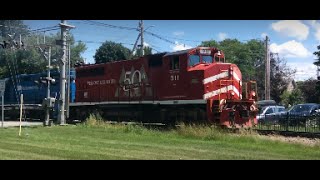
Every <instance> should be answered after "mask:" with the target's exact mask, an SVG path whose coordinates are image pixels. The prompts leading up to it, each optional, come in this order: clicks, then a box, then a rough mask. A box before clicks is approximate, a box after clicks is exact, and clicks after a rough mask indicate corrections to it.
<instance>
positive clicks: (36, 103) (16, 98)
mask: <svg viewBox="0 0 320 180" xmlns="http://www.w3.org/2000/svg"><path fill="white" fill-rule="evenodd" d="M70 74H71V76H70V79H71V83H70V101H71V102H73V101H74V99H75V71H74V70H71V71H70ZM46 76H47V74H46V73H45V72H44V73H37V74H21V75H17V76H14V77H10V78H6V79H5V81H6V89H5V94H4V97H5V99H4V104H5V110H6V112H5V116H6V119H9V120H15V119H17V118H18V117H19V109H20V94H23V95H24V96H23V97H24V100H23V102H24V103H23V104H24V106H23V107H24V112H25V113H26V114H25V116H26V117H27V118H32V119H40V120H43V119H44V111H43V107H42V103H43V99H44V98H46V97H47V84H46V83H47V82H46V81H45V80H44V79H45V78H46ZM59 77H60V72H58V71H56V70H52V71H51V78H53V79H55V82H54V83H51V86H50V92H51V93H50V96H51V97H53V98H59V95H60V94H59V93H60V86H59V79H60V78H59ZM57 108H58V105H57V103H56V105H55V108H54V109H53V110H54V111H53V113H52V114H51V115H52V116H51V117H53V118H54V116H56V114H57V112H58V111H57Z"/></svg>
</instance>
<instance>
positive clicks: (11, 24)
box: [0, 20, 28, 41]
mask: <svg viewBox="0 0 320 180" xmlns="http://www.w3.org/2000/svg"><path fill="white" fill-rule="evenodd" d="M27 28H28V27H27V26H26V25H25V24H23V21H22V20H0V36H1V38H0V40H1V41H3V40H5V39H6V38H8V35H13V34H15V35H19V34H28V29H27Z"/></svg>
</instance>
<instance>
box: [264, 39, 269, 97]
mask: <svg viewBox="0 0 320 180" xmlns="http://www.w3.org/2000/svg"><path fill="white" fill-rule="evenodd" d="M268 43H269V38H268V36H266V55H265V58H266V60H265V65H266V67H265V99H266V100H270V54H269V45H268Z"/></svg>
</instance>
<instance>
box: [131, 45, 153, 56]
mask: <svg viewBox="0 0 320 180" xmlns="http://www.w3.org/2000/svg"><path fill="white" fill-rule="evenodd" d="M143 49H144V55H145V56H146V55H150V54H152V48H151V47H149V46H145V47H144V48H143ZM141 56H142V55H141V48H138V49H137V50H136V53H135V54H134V56H133V58H137V57H141Z"/></svg>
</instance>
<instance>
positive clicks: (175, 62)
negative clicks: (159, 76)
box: [170, 56, 180, 70]
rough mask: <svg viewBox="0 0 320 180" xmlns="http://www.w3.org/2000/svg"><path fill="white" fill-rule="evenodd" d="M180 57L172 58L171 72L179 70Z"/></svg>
mask: <svg viewBox="0 0 320 180" xmlns="http://www.w3.org/2000/svg"><path fill="white" fill-rule="evenodd" d="M179 68H180V64H179V56H172V57H171V59H170V70H174V69H179Z"/></svg>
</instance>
